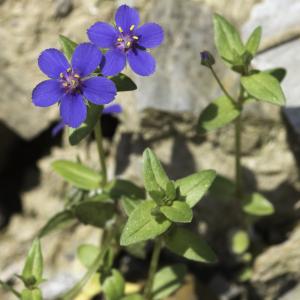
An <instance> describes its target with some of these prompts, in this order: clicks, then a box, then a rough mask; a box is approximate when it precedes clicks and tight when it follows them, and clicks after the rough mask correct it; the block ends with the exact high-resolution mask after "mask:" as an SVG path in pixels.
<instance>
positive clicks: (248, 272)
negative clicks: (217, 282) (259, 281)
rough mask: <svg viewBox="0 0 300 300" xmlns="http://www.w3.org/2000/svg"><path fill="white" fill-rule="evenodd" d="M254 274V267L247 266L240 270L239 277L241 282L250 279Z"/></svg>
mask: <svg viewBox="0 0 300 300" xmlns="http://www.w3.org/2000/svg"><path fill="white" fill-rule="evenodd" d="M252 274H253V271H252V269H251V268H250V267H246V268H244V269H243V270H242V271H241V272H240V274H239V276H238V279H239V281H240V282H246V281H249V280H250V279H251V277H252Z"/></svg>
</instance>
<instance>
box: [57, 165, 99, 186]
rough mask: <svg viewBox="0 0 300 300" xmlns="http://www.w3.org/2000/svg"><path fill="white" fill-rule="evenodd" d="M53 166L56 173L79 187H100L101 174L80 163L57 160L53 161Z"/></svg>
mask: <svg viewBox="0 0 300 300" xmlns="http://www.w3.org/2000/svg"><path fill="white" fill-rule="evenodd" d="M52 167H53V169H54V171H55V172H56V173H58V174H59V175H60V176H62V177H63V178H64V179H65V180H66V181H67V182H69V183H71V184H72V185H74V186H76V187H77V188H80V189H84V190H93V189H97V188H99V187H100V182H101V179H102V178H101V175H100V174H99V173H98V172H96V171H94V170H92V169H90V168H88V167H86V166H84V165H82V164H80V163H76V162H72V161H69V160H56V161H55V162H53V163H52Z"/></svg>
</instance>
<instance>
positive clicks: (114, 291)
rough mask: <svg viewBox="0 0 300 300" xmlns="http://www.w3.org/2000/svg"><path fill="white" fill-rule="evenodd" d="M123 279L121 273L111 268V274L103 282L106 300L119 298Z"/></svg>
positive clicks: (122, 292) (122, 291) (123, 284)
mask: <svg viewBox="0 0 300 300" xmlns="http://www.w3.org/2000/svg"><path fill="white" fill-rule="evenodd" d="M124 290H125V281H124V278H123V276H122V274H121V273H120V272H119V271H117V270H115V269H113V270H112V274H111V275H110V276H109V277H107V278H106V279H105V281H104V283H103V292H104V294H105V299H106V300H120V299H121V298H122V297H123V295H124Z"/></svg>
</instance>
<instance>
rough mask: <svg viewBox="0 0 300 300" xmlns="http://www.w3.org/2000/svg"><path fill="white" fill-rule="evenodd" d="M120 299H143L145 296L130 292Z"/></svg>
mask: <svg viewBox="0 0 300 300" xmlns="http://www.w3.org/2000/svg"><path fill="white" fill-rule="evenodd" d="M122 300H145V298H144V297H143V296H142V295H139V294H132V295H128V296H126V297H124V298H122Z"/></svg>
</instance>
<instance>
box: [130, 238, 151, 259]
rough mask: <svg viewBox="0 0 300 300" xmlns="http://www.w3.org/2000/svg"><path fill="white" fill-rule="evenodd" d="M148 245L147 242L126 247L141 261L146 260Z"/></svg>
mask: <svg viewBox="0 0 300 300" xmlns="http://www.w3.org/2000/svg"><path fill="white" fill-rule="evenodd" d="M146 244H147V242H145V241H144V242H141V243H137V244H132V245H129V246H127V247H126V251H127V252H128V253H129V254H130V255H132V256H134V257H137V258H139V259H145V258H146V249H145V248H146Z"/></svg>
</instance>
